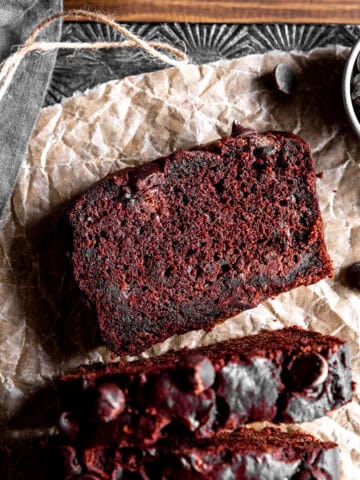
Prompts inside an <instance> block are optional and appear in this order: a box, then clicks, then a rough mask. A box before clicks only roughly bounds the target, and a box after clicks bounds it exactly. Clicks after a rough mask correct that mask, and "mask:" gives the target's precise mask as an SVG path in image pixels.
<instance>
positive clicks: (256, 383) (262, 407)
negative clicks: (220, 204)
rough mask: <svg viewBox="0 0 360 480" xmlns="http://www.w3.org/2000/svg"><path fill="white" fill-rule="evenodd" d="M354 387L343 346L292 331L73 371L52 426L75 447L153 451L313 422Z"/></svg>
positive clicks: (66, 379) (348, 395)
mask: <svg viewBox="0 0 360 480" xmlns="http://www.w3.org/2000/svg"><path fill="white" fill-rule="evenodd" d="M352 387H353V386H352V382H351V370H350V358H349V348H348V346H347V345H346V344H345V343H344V342H343V341H342V340H340V339H339V338H336V337H332V336H325V335H321V334H320V333H317V332H310V331H305V330H302V329H299V328H296V327H293V328H286V329H282V330H274V331H264V332H262V333H260V334H258V335H250V336H247V337H243V338H236V339H231V340H227V341H223V342H220V343H217V344H214V345H210V346H206V347H200V348H196V349H193V350H189V349H183V350H180V351H178V352H174V351H172V352H169V353H167V354H165V355H162V356H159V357H154V358H150V359H142V360H139V361H136V362H130V363H113V364H107V365H100V364H97V365H92V366H89V365H87V366H83V367H80V368H79V369H78V370H76V371H75V372H74V373H72V374H68V375H66V376H64V377H63V378H62V379H61V381H60V397H61V410H62V413H61V415H60V421H59V426H60V430H61V432H62V433H63V435H64V437H65V441H66V442H69V441H72V442H74V443H76V444H78V445H85V446H95V445H112V444H116V445H118V446H119V447H124V446H133V445H151V444H154V443H155V442H158V441H161V440H166V439H174V438H178V439H184V438H202V437H210V436H212V435H213V434H214V433H216V432H218V431H221V430H223V429H234V428H237V427H238V426H239V425H241V424H244V423H247V422H253V421H264V420H268V421H273V422H287V423H291V422H304V421H311V420H313V419H315V418H318V417H321V416H323V415H324V414H325V413H326V412H328V411H329V410H332V409H335V408H338V407H340V406H341V405H343V404H344V403H346V402H349V401H350V400H351V397H352Z"/></svg>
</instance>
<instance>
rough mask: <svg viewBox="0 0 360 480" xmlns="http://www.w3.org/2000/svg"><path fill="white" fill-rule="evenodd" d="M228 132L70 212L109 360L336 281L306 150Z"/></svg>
mask: <svg viewBox="0 0 360 480" xmlns="http://www.w3.org/2000/svg"><path fill="white" fill-rule="evenodd" d="M235 133H240V135H237V136H230V137H226V138H223V139H220V140H218V141H217V142H214V143H212V144H211V145H207V146H201V147H196V149H192V150H191V151H177V152H175V153H174V154H172V155H170V156H169V157H166V158H163V159H159V160H157V161H155V162H151V163H149V164H146V165H143V166H141V167H137V168H132V169H125V170H123V171H121V172H118V173H115V174H113V175H111V176H108V177H106V178H105V179H104V180H103V181H101V182H100V183H98V184H97V185H95V186H94V187H93V188H92V189H90V190H89V191H88V192H87V193H85V194H84V195H82V196H81V197H80V198H79V199H77V201H76V202H75V203H74V206H73V208H72V209H71V211H70V212H69V215H68V220H69V223H70V225H71V227H72V232H73V251H72V265H73V269H74V274H75V279H76V280H77V282H78V284H79V287H80V289H81V290H82V291H83V292H84V293H85V295H86V296H87V298H88V299H89V300H90V301H91V302H92V304H93V305H94V306H95V309H96V313H97V318H98V323H99V327H100V331H101V334H102V337H103V339H104V341H105V343H106V344H107V345H108V346H109V348H111V349H112V350H113V351H114V352H115V353H117V354H138V353H140V352H141V351H143V350H145V349H146V348H148V347H149V346H151V345H153V344H154V343H157V342H159V341H162V340H164V339H166V338H168V337H170V336H171V335H173V334H179V333H184V332H187V331H189V330H193V329H199V328H203V329H206V330H208V329H210V328H211V327H213V326H214V325H215V324H216V323H219V322H221V321H223V320H224V319H226V318H228V317H230V316H233V315H235V314H237V313H239V312H240V311H242V310H245V309H248V308H252V307H254V306H256V305H257V304H259V303H260V302H262V301H264V300H266V299H267V298H269V297H272V296H274V295H277V294H279V293H282V292H285V291H288V290H290V289H292V288H295V287H297V286H299V285H309V284H312V283H314V282H317V281H318V280H320V279H322V278H324V277H326V276H331V275H332V266H331V262H330V259H329V257H328V254H327V252H326V247H325V243H324V236H323V225H322V219H321V216H320V211H319V206H318V201H317V198H316V193H315V182H316V176H315V172H314V168H313V164H312V160H311V155H310V150H309V146H308V145H307V144H306V143H305V142H304V141H303V140H302V139H300V138H299V137H297V136H296V135H294V134H291V133H286V132H267V133H264V134H256V133H255V132H253V131H249V130H247V131H242V132H235Z"/></svg>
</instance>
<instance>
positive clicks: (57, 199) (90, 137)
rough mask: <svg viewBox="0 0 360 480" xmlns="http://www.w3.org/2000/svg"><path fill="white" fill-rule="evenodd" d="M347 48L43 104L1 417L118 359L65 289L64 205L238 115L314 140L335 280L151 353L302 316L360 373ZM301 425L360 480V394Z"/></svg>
mask: <svg viewBox="0 0 360 480" xmlns="http://www.w3.org/2000/svg"><path fill="white" fill-rule="evenodd" d="M347 54H348V50H347V49H345V48H340V47H337V48H335V47H334V48H329V49H317V50H314V51H312V52H310V53H306V54H305V53H283V52H270V53H267V54H264V55H251V56H248V57H244V58H241V59H237V60H232V61H221V62H217V63H213V64H207V65H201V66H193V65H189V66H185V67H181V68H180V69H177V68H171V69H168V70H163V71H158V72H155V73H150V74H144V75H138V76H133V77H128V78H125V79H123V80H120V81H112V82H109V83H106V84H103V85H100V86H98V87H97V88H95V89H94V90H91V91H89V92H87V93H85V94H81V95H78V96H75V97H73V98H70V99H68V100H66V101H64V102H63V104H62V105H60V104H59V105H55V106H52V107H48V108H45V109H44V110H42V112H41V114H40V117H39V119H38V122H37V125H36V128H35V131H34V133H33V137H32V140H31V143H30V146H29V150H28V155H27V157H26V159H25V161H24V162H23V165H22V168H21V171H20V175H19V179H18V183H17V186H16V189H15V192H14V194H13V197H12V200H11V202H10V204H9V206H8V209H7V212H6V215H5V217H4V219H3V220H2V222H1V225H0V226H1V230H0V250H1V256H0V402H1V406H2V420H3V422H4V424H5V423H6V422H7V421H8V420H9V419H10V417H11V416H13V415H14V414H15V413H16V411H17V409H19V408H20V407H21V405H22V403H23V402H24V398H25V397H26V396H27V395H28V394H29V392H30V391H33V390H34V389H35V390H36V389H37V388H38V387H39V386H41V385H42V384H43V383H44V381H45V380H46V379H47V378H49V377H51V376H53V375H55V374H58V373H60V372H62V371H65V370H69V369H70V368H72V367H75V366H77V365H79V364H80V363H84V362H93V361H99V360H103V361H110V360H111V359H112V357H111V355H110V353H109V352H108V351H107V350H106V348H105V347H94V344H93V343H92V341H93V339H94V336H93V334H92V333H91V328H90V327H89V326H88V325H91V322H90V323H89V321H88V320H89V319H87V316H86V315H85V314H84V307H83V306H82V305H81V302H80V301H79V300H78V298H77V295H76V294H73V293H71V289H70V290H69V289H68V287H67V284H68V277H69V274H68V271H67V267H66V265H67V262H66V259H65V256H64V253H63V231H62V226H61V224H59V223H58V222H57V220H56V218H57V215H58V212H59V211H61V209H62V208H63V207H64V205H66V203H67V202H68V201H69V200H71V199H72V198H73V197H74V196H75V195H76V194H78V193H79V192H81V191H83V190H84V189H86V188H87V187H88V186H90V185H92V184H93V183H94V182H96V181H97V180H98V179H100V178H102V177H104V176H105V175H106V174H107V173H109V172H112V171H115V170H117V169H120V168H123V167H125V166H128V165H133V164H139V163H143V162H147V161H150V160H153V159H155V158H157V157H159V156H162V155H165V154H168V153H170V152H171V151H173V150H175V149H177V148H180V147H185V148H186V147H192V146H194V145H196V144H201V143H206V142H209V141H212V140H214V139H216V138H217V137H220V136H222V135H226V134H228V133H229V132H230V129H231V123H232V121H233V120H234V119H235V120H238V121H239V122H240V123H241V124H242V125H243V126H247V127H252V128H255V129H257V130H260V131H261V130H288V131H293V132H295V133H296V134H299V135H300V136H302V137H303V138H304V139H305V140H306V141H308V142H309V143H310V145H311V147H312V151H313V156H314V161H315V165H316V169H317V171H322V172H323V178H322V179H319V180H318V185H317V188H318V195H319V199H320V207H321V211H322V215H323V219H324V225H325V235H326V242H327V246H328V250H329V253H330V256H331V258H332V259H333V262H334V267H335V278H334V279H333V280H323V281H321V282H319V283H317V284H316V285H313V286H311V287H307V288H305V287H300V288H297V289H295V290H293V291H291V292H289V293H285V294H282V295H280V296H279V297H277V298H276V299H274V300H270V301H267V302H265V303H263V304H262V305H260V306H258V307H257V308H255V309H252V310H249V311H246V312H244V313H242V314H241V315H239V316H237V317H235V318H233V319H230V320H228V321H226V322H225V323H223V324H222V325H219V326H217V327H216V328H215V329H214V330H213V331H211V332H209V333H206V334H205V333H204V332H203V331H197V332H192V333H189V334H186V335H182V336H177V337H174V338H171V339H169V340H168V341H166V342H164V343H162V344H161V345H158V346H156V347H154V348H153V349H151V350H150V351H149V352H147V354H159V353H161V352H164V351H166V350H168V349H169V348H170V347H174V348H179V347H181V346H184V345H187V346H190V347H194V346H196V345H200V344H205V343H213V342H215V341H219V340H222V339H225V338H228V337H232V336H240V335H244V334H250V333H256V332H258V331H259V330H261V329H263V328H270V329H275V328H280V327H282V326H283V325H294V324H296V325H300V326H303V327H306V328H310V329H316V330H318V331H320V332H322V333H326V334H336V335H338V336H340V337H341V338H343V339H345V340H347V341H348V342H349V343H350V346H351V351H352V358H353V364H352V366H353V377H354V380H355V381H356V380H357V381H359V377H360V361H359V326H360V295H359V292H356V291H353V290H351V289H350V288H349V287H348V286H346V283H345V281H344V268H345V267H346V266H348V265H349V264H351V263H352V262H354V261H359V260H360V141H359V140H358V139H357V138H356V137H355V136H354V135H353V134H352V132H351V129H350V126H349V124H348V122H347V120H346V118H345V115H344V113H343V108H342V104H341V84H340V81H341V72H342V68H343V64H344V60H345V58H346V57H347ZM281 62H286V63H288V64H289V65H291V66H293V68H294V70H295V71H296V72H297V75H298V79H299V85H298V89H297V92H296V94H295V95H292V96H290V97H284V96H282V95H281V94H279V93H278V92H276V91H275V90H274V88H273V87H272V86H271V84H270V83H269V78H268V77H269V74H270V73H271V72H272V70H273V68H274V66H275V65H276V64H278V63H281ZM69 292H70V293H69ZM287 428H293V427H287ZM302 428H304V429H305V430H307V431H308V432H312V433H314V434H316V435H318V436H319V437H321V438H323V439H331V440H334V441H336V442H338V444H339V446H340V449H341V460H342V475H343V478H344V479H346V480H351V479H359V478H360V404H359V394H358V392H357V393H355V396H354V400H353V402H352V403H351V404H349V405H346V406H345V407H343V408H341V409H340V410H338V411H336V412H333V413H331V414H330V415H328V416H327V417H325V418H323V419H319V420H317V421H315V422H313V423H309V424H305V425H302Z"/></svg>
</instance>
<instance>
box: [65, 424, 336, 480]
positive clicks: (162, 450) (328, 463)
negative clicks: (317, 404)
mask: <svg viewBox="0 0 360 480" xmlns="http://www.w3.org/2000/svg"><path fill="white" fill-rule="evenodd" d="M58 458H59V459H61V460H60V461H59V463H58V467H57V471H61V472H63V476H62V477H61V478H70V477H71V476H72V475H79V474H83V475H84V479H85V476H86V474H87V475H90V474H96V478H98V477H97V476H98V475H100V476H101V478H103V477H102V474H103V475H104V478H129V479H130V478H133V477H132V476H131V475H134V478H136V479H139V480H142V479H144V480H145V479H147V480H160V479H165V478H166V479H171V480H205V479H206V480H225V479H233V480H237V479H238V480H248V479H249V480H250V479H261V480H280V479H281V480H283V479H286V478H287V479H292V480H311V479H324V480H325V479H326V480H338V479H339V453H338V449H337V446H336V444H335V443H332V442H321V441H319V440H317V439H316V438H314V437H313V436H311V435H307V434H305V433H303V432H300V431H296V432H292V433H283V432H280V431H279V430H275V429H271V428H266V429H264V430H262V431H255V430H253V429H250V428H241V429H239V430H238V431H235V432H232V433H223V434H219V435H217V436H215V437H213V438H211V439H206V440H197V441H192V442H189V441H188V442H186V441H185V442H184V441H183V442H182V443H181V444H178V445H176V444H173V445H171V446H170V445H165V444H164V445H158V446H155V447H151V448H139V449H121V448H118V447H117V446H116V445H114V446H112V447H110V448H91V449H81V448H77V449H75V448H74V447H72V446H70V445H64V446H63V447H62V448H59V449H58ZM105 475H106V477H105ZM127 475H129V477H128V476H127ZM71 478H72V477H71ZM79 478H80V477H79ZM81 478H83V477H81ZM86 478H88V477H86ZM89 478H93V477H89ZM94 478H95V477H94Z"/></svg>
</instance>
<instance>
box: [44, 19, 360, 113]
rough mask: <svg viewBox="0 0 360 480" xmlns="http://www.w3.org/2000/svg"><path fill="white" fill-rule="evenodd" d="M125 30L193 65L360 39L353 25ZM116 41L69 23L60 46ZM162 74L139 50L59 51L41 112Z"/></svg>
mask: <svg viewBox="0 0 360 480" xmlns="http://www.w3.org/2000/svg"><path fill="white" fill-rule="evenodd" d="M126 26H127V27H128V28H129V30H131V31H132V32H134V33H136V34H137V35H139V36H141V37H142V38H144V39H146V40H155V41H160V42H167V43H171V44H172V45H175V46H176V47H178V48H180V49H182V50H184V51H185V52H186V53H187V54H188V57H189V59H190V61H191V62H192V63H196V64H201V63H207V62H213V61H216V60H220V59H232V58H238V57H242V56H244V55H248V54H251V53H264V52H267V51H269V50H281V51H290V50H298V51H308V50H311V49H313V48H316V47H326V46H329V45H336V44H337V45H343V46H347V47H350V46H352V45H353V44H354V43H355V41H356V40H357V39H358V37H359V36H360V26H357V25H300V24H297V25H294V24H281V25H280V24H264V25H254V24H251V25H236V24H235V25H233V24H193V23H159V24H154V23H132V24H129V25H126ZM119 40H123V36H122V35H121V34H120V33H118V32H116V31H114V30H112V29H111V28H110V27H109V26H108V25H103V24H98V23H77V22H74V23H65V24H64V26H63V32H62V41H63V42H72V41H80V42H95V41H119ZM162 68H167V65H164V64H163V63H161V62H159V61H158V60H156V59H154V58H151V57H149V56H148V55H147V54H144V53H143V52H142V51H140V50H139V49H110V50H97V51H90V50H76V51H72V50H60V51H59V53H58V57H57V62H56V66H55V69H54V74H53V77H52V81H51V84H50V87H49V90H48V93H47V96H46V99H45V106H46V105H52V104H54V103H57V102H60V101H61V100H62V99H63V98H66V97H70V96H71V95H73V93H75V92H78V91H80V92H82V91H85V90H86V89H88V88H92V87H94V86H95V85H97V84H99V83H103V82H107V81H109V80H114V79H116V78H118V79H119V78H123V77H126V76H127V75H135V74H138V73H144V72H151V71H155V70H160V69H162Z"/></svg>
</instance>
